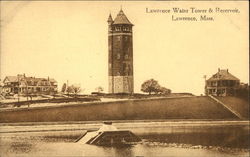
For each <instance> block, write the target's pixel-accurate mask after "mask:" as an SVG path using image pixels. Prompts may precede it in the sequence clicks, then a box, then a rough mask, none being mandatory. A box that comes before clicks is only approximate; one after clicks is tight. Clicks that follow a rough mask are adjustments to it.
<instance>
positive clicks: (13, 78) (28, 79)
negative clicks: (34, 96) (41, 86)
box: [3, 75, 57, 85]
mask: <svg viewBox="0 0 250 157" xmlns="http://www.w3.org/2000/svg"><path fill="white" fill-rule="evenodd" d="M18 77H19V81H24V82H26V83H27V84H28V85H30V82H34V83H35V84H36V83H38V82H40V81H43V80H44V81H49V82H53V83H56V82H57V81H56V80H55V79H53V78H48V79H46V78H35V77H25V76H24V75H18V76H6V77H5V79H4V81H3V82H6V81H7V82H18Z"/></svg>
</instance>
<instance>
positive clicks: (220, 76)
mask: <svg viewBox="0 0 250 157" xmlns="http://www.w3.org/2000/svg"><path fill="white" fill-rule="evenodd" d="M217 80H236V81H239V79H238V78H237V77H235V76H234V75H232V74H230V73H229V72H228V70H225V69H221V70H220V69H219V71H218V72H217V73H216V74H214V75H213V76H212V77H210V78H209V79H208V81H217Z"/></svg>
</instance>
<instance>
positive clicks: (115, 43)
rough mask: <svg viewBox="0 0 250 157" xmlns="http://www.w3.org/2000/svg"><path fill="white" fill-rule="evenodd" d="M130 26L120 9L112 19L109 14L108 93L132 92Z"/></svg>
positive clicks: (131, 25) (131, 39)
mask: <svg viewBox="0 0 250 157" xmlns="http://www.w3.org/2000/svg"><path fill="white" fill-rule="evenodd" d="M132 27H133V24H132V23H131V22H130V21H129V20H128V18H127V17H126V15H125V14H124V12H123V11H122V9H121V10H120V12H119V13H118V14H117V16H116V18H115V19H114V20H113V19H112V16H111V14H110V15H109V18H108V51H109V58H108V62H109V65H108V73H109V93H130V94H132V93H133V92H134V76H133V33H132Z"/></svg>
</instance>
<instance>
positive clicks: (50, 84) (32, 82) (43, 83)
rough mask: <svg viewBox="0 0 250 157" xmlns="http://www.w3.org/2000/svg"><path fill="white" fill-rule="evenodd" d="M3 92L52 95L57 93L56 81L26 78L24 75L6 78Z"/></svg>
mask: <svg viewBox="0 0 250 157" xmlns="http://www.w3.org/2000/svg"><path fill="white" fill-rule="evenodd" d="M3 84H4V85H3V92H5V93H10V94H21V95H27V94H53V93H56V92H57V81H56V80H55V79H53V78H49V77H48V78H35V77H26V76H25V74H23V75H20V74H19V75H17V76H6V77H5V79H4V80H3Z"/></svg>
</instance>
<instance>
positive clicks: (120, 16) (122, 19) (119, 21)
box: [113, 9, 133, 25]
mask: <svg viewBox="0 0 250 157" xmlns="http://www.w3.org/2000/svg"><path fill="white" fill-rule="evenodd" d="M113 24H128V25H133V24H132V23H131V22H130V21H129V20H128V18H127V17H126V15H125V14H124V12H123V11H122V9H121V10H120V12H119V13H118V14H117V16H116V18H115V20H114V23H113Z"/></svg>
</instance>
